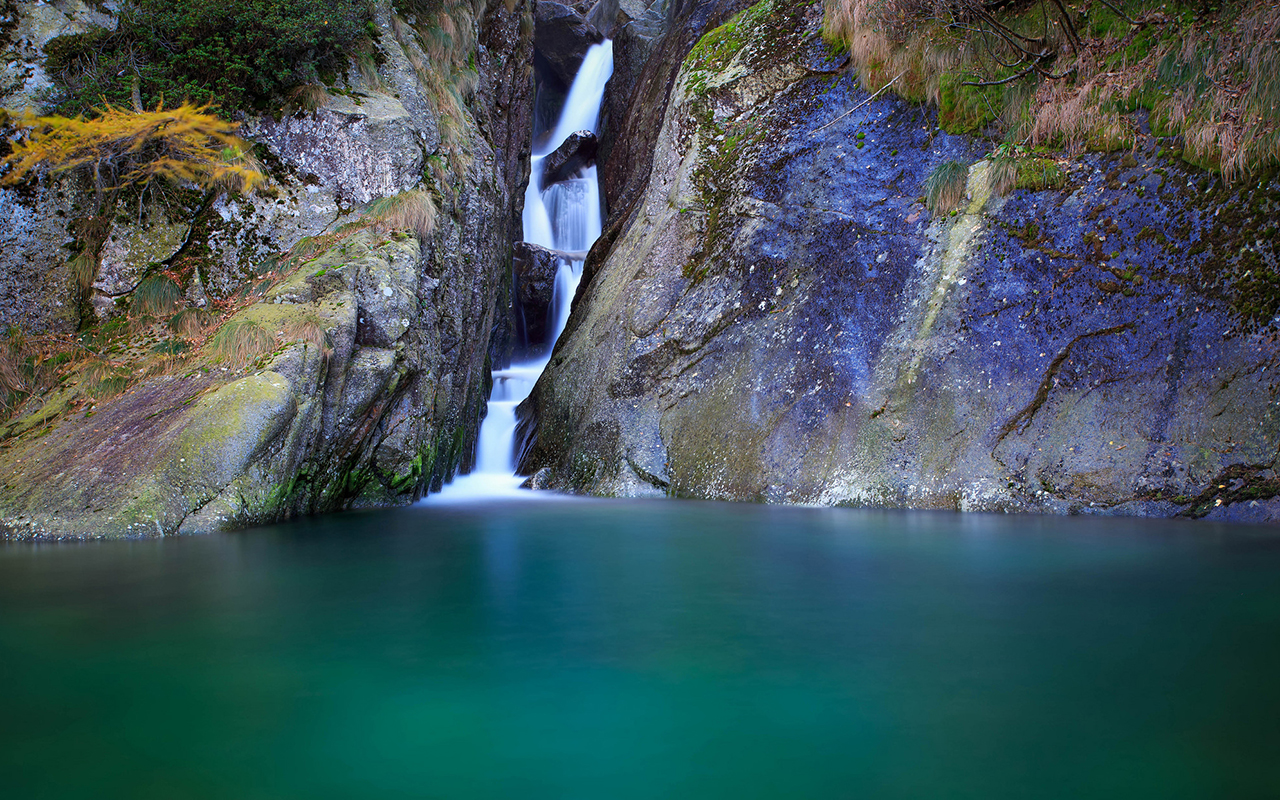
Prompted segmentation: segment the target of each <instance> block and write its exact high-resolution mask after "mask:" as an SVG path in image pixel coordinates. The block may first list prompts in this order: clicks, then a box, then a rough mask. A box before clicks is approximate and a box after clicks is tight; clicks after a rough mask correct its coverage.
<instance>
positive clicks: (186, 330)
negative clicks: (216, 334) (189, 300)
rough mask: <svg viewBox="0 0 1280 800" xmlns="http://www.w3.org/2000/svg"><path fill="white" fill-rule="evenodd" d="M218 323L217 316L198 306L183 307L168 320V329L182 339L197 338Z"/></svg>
mask: <svg viewBox="0 0 1280 800" xmlns="http://www.w3.org/2000/svg"><path fill="white" fill-rule="evenodd" d="M217 324H218V318H217V317H215V316H214V315H213V314H210V313H209V312H208V311H205V310H203V309H200V308H185V309H183V310H182V311H179V312H178V313H177V314H175V315H174V316H173V319H171V320H169V329H170V330H172V331H173V332H174V333H175V334H177V335H178V336H181V337H182V338H183V339H198V338H200V337H201V336H203V335H204V332H205V331H207V330H209V329H210V328H212V327H213V326H214V325H217Z"/></svg>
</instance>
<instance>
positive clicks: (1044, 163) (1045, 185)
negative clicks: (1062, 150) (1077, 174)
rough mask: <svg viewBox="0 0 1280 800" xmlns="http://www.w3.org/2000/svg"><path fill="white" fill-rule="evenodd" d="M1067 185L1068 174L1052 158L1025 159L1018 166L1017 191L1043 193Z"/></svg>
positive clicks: (1015, 186) (1015, 183)
mask: <svg viewBox="0 0 1280 800" xmlns="http://www.w3.org/2000/svg"><path fill="white" fill-rule="evenodd" d="M1066 185H1067V174H1066V172H1064V171H1063V169H1062V167H1061V166H1060V165H1059V164H1058V162H1057V161H1055V160H1054V159H1052V158H1024V159H1020V160H1019V162H1018V165H1017V178H1016V179H1015V180H1014V184H1013V186H1014V188H1015V189H1029V190H1031V191H1037V192H1038V191H1043V190H1046V189H1061V188H1063V187H1064V186H1066Z"/></svg>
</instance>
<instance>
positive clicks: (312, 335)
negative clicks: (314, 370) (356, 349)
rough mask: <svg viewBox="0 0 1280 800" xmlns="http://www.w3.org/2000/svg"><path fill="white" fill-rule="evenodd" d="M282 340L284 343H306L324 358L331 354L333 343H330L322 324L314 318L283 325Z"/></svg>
mask: <svg viewBox="0 0 1280 800" xmlns="http://www.w3.org/2000/svg"><path fill="white" fill-rule="evenodd" d="M284 338H285V340H286V341H293V342H306V343H307V344H309V345H311V346H312V347H314V348H316V349H317V350H319V351H320V353H321V355H323V356H325V357H326V358H327V357H328V356H329V354H330V353H332V352H333V342H332V341H330V339H329V334H328V332H327V331H325V329H324V324H323V323H321V321H320V320H318V319H316V318H314V317H308V318H307V319H302V320H295V321H292V322H290V323H288V324H287V325H285V328H284Z"/></svg>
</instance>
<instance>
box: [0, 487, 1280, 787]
mask: <svg viewBox="0 0 1280 800" xmlns="http://www.w3.org/2000/svg"><path fill="white" fill-rule="evenodd" d="M1276 533H1277V531H1276V530H1275V529H1270V530H1268V529H1261V528H1243V527H1237V528H1221V527H1213V526H1210V525H1199V524H1189V523H1188V524H1172V523H1152V522H1142V521H1132V520H1110V519H1090V518H1074V519H1054V518H1037V517H1030V518H1026V517H989V516H959V515H950V514H920V513H917V514H911V513H878V512H859V511H849V510H803V509H778V508H767V507H761V506H733V505H719V504H702V503H671V502H648V503H644V502H588V501H565V502H548V503H511V504H501V503H488V504H486V505H484V506H483V507H475V506H471V507H468V506H455V507H442V508H422V507H418V508H413V509H406V510H400V511H392V512H377V513H368V514H349V515H342V516H333V517H326V518H320V519H315V520H308V521H303V522H298V523H293V524H289V525H282V526H277V527H271V528H263V529H259V530H255V531H251V532H247V533H242V534H236V535H223V536H211V537H201V538H190V539H171V540H164V541H138V542H124V543H100V544H88V545H83V544H81V545H28V544H10V545H5V546H2V547H0V776H2V778H0V780H2V781H3V787H4V788H3V790H2V791H3V794H4V796H5V797H13V798H63V797H66V798H72V797H76V798H79V797H85V798H88V797H93V798H122V799H123V798H129V800H143V799H144V798H166V800H177V799H178V798H237V799H239V800H253V799H255V798H273V799H274V800H280V799H281V798H334V799H335V800H336V799H337V798H504V799H505V798H566V799H576V798H582V799H583V800H588V799H590V800H595V799H597V798H733V799H734V800H743V799H744V798H864V797H865V798H944V797H945V798H1001V797H1011V798H1012V797H1023V798H1082V797H1090V798H1101V797H1116V798H1120V797H1123V798H1211V797H1212V798H1249V797H1259V798H1261V797H1278V796H1280V538H1278V537H1277V536H1276Z"/></svg>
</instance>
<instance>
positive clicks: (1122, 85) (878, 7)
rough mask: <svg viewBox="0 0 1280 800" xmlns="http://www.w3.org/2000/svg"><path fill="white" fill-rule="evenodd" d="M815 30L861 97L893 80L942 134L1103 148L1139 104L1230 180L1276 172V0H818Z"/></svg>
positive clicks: (1279, 114) (1128, 137)
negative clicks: (985, 134) (853, 72)
mask: <svg viewBox="0 0 1280 800" xmlns="http://www.w3.org/2000/svg"><path fill="white" fill-rule="evenodd" d="M1047 22H1048V23H1050V24H1046V23H1047ZM1068 23H1069V25H1070V26H1072V27H1074V30H1068ZM1002 31H1003V32H1002ZM824 32H825V35H826V36H827V38H828V39H829V40H831V41H833V42H835V43H837V44H838V45H843V46H846V47H847V48H848V50H849V53H850V56H851V59H852V61H853V64H854V66H855V67H856V68H857V69H858V71H859V75H860V77H861V80H862V83H863V85H864V87H866V88H867V89H868V90H876V89H879V88H881V87H882V86H884V85H885V84H887V83H888V82H889V81H890V80H892V79H893V78H894V77H895V76H898V75H899V74H901V75H902V78H901V79H900V80H899V81H897V83H895V84H894V91H896V92H897V93H899V94H900V95H902V96H903V97H905V98H907V99H909V100H912V101H916V102H931V103H935V104H937V105H938V106H939V110H940V113H939V121H940V122H941V124H942V125H943V126H944V127H946V128H947V130H951V131H952V132H968V131H973V130H980V129H983V128H984V126H986V125H988V124H992V123H994V124H995V125H996V126H997V127H998V128H999V129H1000V130H1001V131H1002V132H1003V134H1004V137H1005V139H1006V141H1013V142H1021V143H1023V144H1026V143H1033V144H1045V145H1056V146H1060V147H1063V148H1065V149H1068V150H1081V149H1091V150H1105V151H1114V150H1121V149H1126V148H1129V147H1132V146H1133V145H1134V143H1135V142H1136V140H1137V125H1136V123H1135V121H1134V119H1133V116H1132V114H1131V112H1133V111H1134V110H1135V109H1137V108H1139V107H1144V108H1147V109H1149V110H1150V111H1151V125H1152V130H1153V131H1154V132H1155V133H1156V134H1157V135H1160V136H1170V135H1172V136H1178V137H1181V140H1182V142H1181V145H1180V146H1179V147H1180V149H1181V152H1182V154H1183V157H1184V158H1186V159H1187V160H1188V161H1191V162H1192V163H1195V164H1197V165H1199V166H1202V167H1206V168H1209V169H1217V170H1221V172H1222V173H1223V175H1224V177H1226V178H1227V179H1228V180H1232V179H1236V178H1240V177H1242V176H1244V175H1246V174H1248V173H1251V172H1255V171H1258V170H1262V169H1266V168H1267V167H1269V166H1270V165H1273V164H1276V163H1277V162H1280V2H1275V0H1267V1H1266V2H1257V3H1247V2H1243V1H1242V0H1227V1H1226V2H1222V3H1216V4H1200V5H1199V6H1195V4H1188V3H1182V4H1178V3H1166V2H1160V1H1158V0H1129V2H1123V3H1121V2H1119V0H1116V1H1115V2H1096V3H1095V2H1087V3H1059V2H1056V1H1055V2H1052V3H1050V2H1014V3H1010V2H997V3H990V2H988V3H978V2H977V0H827V3H826V13H825V18H824ZM1018 48H1024V49H1022V50H1019V49H1018ZM1038 51H1043V52H1045V53H1048V54H1049V56H1048V60H1047V61H1045V62H1044V64H1040V63H1033V62H1035V59H1032V58H1029V57H1028V54H1029V53H1031V52H1038ZM984 82H985V83H986V84H987V85H985V86H983V85H975V84H983V83H984ZM1000 95H1002V96H1000ZM957 112H958V113H957Z"/></svg>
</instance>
